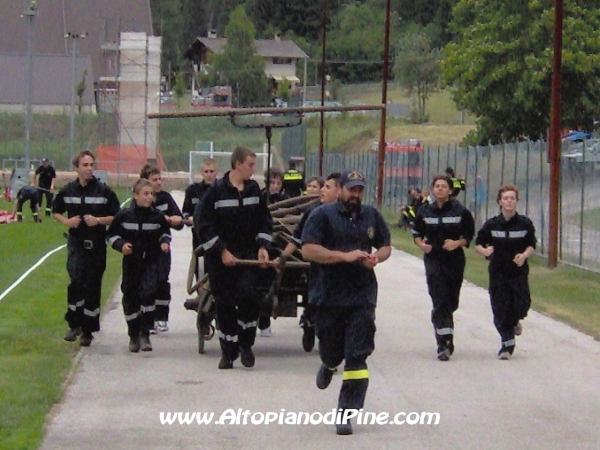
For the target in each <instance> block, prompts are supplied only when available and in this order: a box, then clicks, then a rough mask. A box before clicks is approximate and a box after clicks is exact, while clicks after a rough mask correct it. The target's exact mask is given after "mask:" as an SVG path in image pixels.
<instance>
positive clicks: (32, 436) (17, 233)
mask: <svg viewBox="0 0 600 450" xmlns="http://www.w3.org/2000/svg"><path fill="white" fill-rule="evenodd" d="M117 195H119V198H120V199H121V200H124V199H125V198H126V194H125V191H119V192H118V193H117ZM12 206H13V205H12V204H7V203H6V202H4V200H0V210H10V209H12ZM26 208H28V203H27V204H26ZM24 213H25V217H26V218H25V220H24V221H23V222H22V223H13V224H9V225H0V254H1V255H2V264H3V267H2V270H0V292H4V290H5V289H6V288H7V287H8V286H10V285H11V284H12V283H13V282H14V281H15V280H16V279H17V278H18V277H19V276H20V275H21V274H23V273H24V272H25V271H26V270H27V269H28V268H29V267H31V266H32V265H33V264H34V263H35V262H37V261H38V260H39V259H40V258H41V257H42V256H43V255H44V254H46V253H47V252H48V251H49V250H52V249H54V248H56V247H58V246H60V245H62V244H65V242H66V240H65V239H64V237H63V235H62V233H63V231H64V227H62V226H61V225H59V224H58V223H57V222H55V221H54V220H52V219H49V218H45V220H43V222H42V223H38V224H36V223H34V222H33V221H32V220H31V213H30V211H29V210H28V209H24ZM120 259H121V258H120V255H119V254H118V253H117V252H115V251H112V250H109V252H108V267H107V270H106V272H105V275H104V279H103V287H102V289H103V302H105V301H106V299H107V298H108V297H109V296H110V295H111V294H112V292H113V289H114V288H115V286H116V285H117V280H118V278H119V276H120V267H121V266H120ZM65 263H66V250H65V249H63V250H60V251H58V252H56V253H54V254H53V255H52V256H50V257H49V258H48V259H47V260H46V261H45V262H44V263H43V264H42V265H41V266H40V267H38V268H37V269H36V270H35V271H33V272H32V273H31V274H30V275H29V276H28V277H27V278H26V279H25V280H24V281H23V282H22V283H21V284H19V285H18V286H17V287H16V288H15V289H14V290H12V291H11V292H10V293H9V294H8V295H7V296H6V297H5V298H4V299H3V300H2V301H0V367H1V373H2V376H1V377H0V404H1V405H2V408H1V409H0V449H2V450H5V449H6V450H25V449H28V450H34V449H37V448H38V446H39V444H40V441H41V439H42V437H43V433H44V424H45V423H46V420H47V415H48V412H49V411H50V409H51V408H52V406H53V405H54V404H56V403H57V402H59V401H60V399H61V396H62V395H63V390H62V384H63V383H64V380H65V378H66V376H67V374H68V373H69V370H70V369H71V367H72V364H73V357H74V356H75V354H76V353H77V351H78V350H79V346H78V344H77V343H73V344H71V343H67V342H65V341H64V340H63V339H62V337H63V335H64V333H65V331H66V330H67V326H66V322H65V321H64V319H63V317H64V313H65V309H66V294H67V285H68V283H69V279H68V275H67V272H66V267H65Z"/></svg>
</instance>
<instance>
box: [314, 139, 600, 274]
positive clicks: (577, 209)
mask: <svg viewBox="0 0 600 450" xmlns="http://www.w3.org/2000/svg"><path fill="white" fill-rule="evenodd" d="M577 145H579V146H582V147H583V148H585V149H588V151H582V152H577V151H573V148H572V147H570V146H569V145H568V144H564V145H563V155H564V156H563V159H562V168H563V170H562V179H561V186H560V199H559V200H560V205H559V214H560V215H559V258H560V259H561V261H563V262H568V263H571V264H576V265H580V266H584V267H586V268H589V269H593V270H600V247H599V246H598V245H596V243H597V242H599V241H600V170H599V169H600V158H598V161H596V159H595V157H594V156H593V153H592V151H591V150H590V149H593V146H594V142H590V143H583V144H581V143H578V144H577ZM547 151H548V145H547V142H545V141H542V140H540V141H535V142H533V141H524V142H518V143H505V144H499V145H486V146H470V147H458V146H446V147H424V148H423V149H422V152H421V153H420V157H419V158H414V157H413V159H412V160H411V158H410V156H409V153H398V152H389V151H388V152H386V157H385V168H384V174H385V178H384V187H383V206H384V208H386V209H390V210H392V211H394V212H396V213H398V214H399V210H400V208H401V207H402V206H404V205H406V204H407V203H408V202H409V198H408V189H409V187H413V186H414V187H419V188H427V187H429V184H430V182H431V180H432V179H433V177H434V176H435V175H438V174H443V173H444V171H445V169H446V168H447V167H452V168H453V169H454V172H455V174H456V176H457V177H460V178H464V179H465V181H466V190H465V192H461V194H460V195H459V197H458V200H459V201H460V202H462V203H463V204H464V205H466V206H467V207H468V208H469V210H470V211H471V212H472V213H473V216H474V217H475V220H476V224H477V227H481V225H482V224H483V222H485V221H486V220H487V219H489V218H491V217H493V216H495V215H498V214H499V208H498V204H497V202H496V196H497V192H498V189H499V188H500V187H501V186H503V185H506V184H514V185H516V186H517V187H518V188H519V199H520V201H519V212H520V213H521V214H524V215H526V216H528V217H529V218H531V220H532V221H533V223H534V225H535V228H536V232H537V238H538V247H537V251H538V253H540V254H546V252H547V247H548V202H549V169H550V167H549V164H548V162H547ZM345 169H357V170H360V171H362V172H363V173H364V174H365V176H366V177H367V183H368V184H367V187H366V190H365V201H366V202H367V203H370V204H375V202H376V198H377V172H378V157H377V154H376V152H370V153H363V154H352V155H345V154H333V153H327V154H325V155H324V159H323V175H325V176H326V175H328V174H329V173H331V172H337V171H340V172H341V171H343V170H345ZM317 174H318V157H317V155H314V154H313V155H310V156H309V157H308V159H307V161H306V175H307V177H310V176H314V175H317Z"/></svg>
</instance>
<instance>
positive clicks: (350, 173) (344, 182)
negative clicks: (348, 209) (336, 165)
mask: <svg viewBox="0 0 600 450" xmlns="http://www.w3.org/2000/svg"><path fill="white" fill-rule="evenodd" d="M366 185H367V182H366V180H365V176H364V175H363V174H362V173H360V172H359V171H358V170H346V171H345V172H344V173H342V176H341V177H340V186H345V187H347V188H348V189H352V188H353V187H356V186H362V187H365V186H366Z"/></svg>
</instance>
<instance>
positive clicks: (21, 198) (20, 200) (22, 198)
mask: <svg viewBox="0 0 600 450" xmlns="http://www.w3.org/2000/svg"><path fill="white" fill-rule="evenodd" d="M27 200H29V207H30V208H31V214H32V215H33V220H34V221H36V222H37V221H38V211H37V205H38V197H37V195H30V194H29V193H27V194H23V193H19V195H18V196H17V218H18V220H21V219H22V218H23V205H24V204H25V202H26V201H27Z"/></svg>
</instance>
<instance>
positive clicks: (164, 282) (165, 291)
mask: <svg viewBox="0 0 600 450" xmlns="http://www.w3.org/2000/svg"><path fill="white" fill-rule="evenodd" d="M170 273H171V252H168V253H164V252H161V254H160V256H158V287H157V290H156V316H155V319H156V320H164V321H167V320H169V309H170V308H169V306H170V304H171V283H169V274H170Z"/></svg>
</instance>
